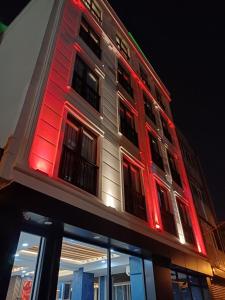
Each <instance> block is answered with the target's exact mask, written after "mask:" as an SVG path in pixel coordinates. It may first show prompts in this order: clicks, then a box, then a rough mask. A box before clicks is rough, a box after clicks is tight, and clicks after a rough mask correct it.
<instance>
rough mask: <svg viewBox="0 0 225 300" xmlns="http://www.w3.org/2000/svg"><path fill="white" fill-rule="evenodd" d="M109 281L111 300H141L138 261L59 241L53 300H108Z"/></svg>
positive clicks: (141, 275) (141, 271)
mask: <svg viewBox="0 0 225 300" xmlns="http://www.w3.org/2000/svg"><path fill="white" fill-rule="evenodd" d="M109 255H110V257H109ZM109 269H110V272H109ZM109 274H111V276H110V279H109V277H108V276H109ZM109 280H111V291H112V299H113V300H131V299H132V300H145V284H144V269H143V261H142V259H141V258H139V257H136V256H131V255H127V254H124V253H121V252H118V251H115V250H112V249H111V250H110V252H109V251H108V250H107V249H105V248H101V247H98V246H93V245H91V244H87V243H83V242H80V241H76V240H73V239H68V238H64V239H63V244H62V250H61V257H60V269H59V274H58V285H57V295H56V300H69V299H71V300H82V299H85V300H105V299H108V295H109V289H108V287H109Z"/></svg>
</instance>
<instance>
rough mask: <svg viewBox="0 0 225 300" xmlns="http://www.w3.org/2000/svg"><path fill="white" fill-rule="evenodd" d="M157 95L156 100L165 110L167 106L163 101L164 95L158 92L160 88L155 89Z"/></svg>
mask: <svg viewBox="0 0 225 300" xmlns="http://www.w3.org/2000/svg"><path fill="white" fill-rule="evenodd" d="M155 93H156V100H157V101H158V103H159V105H160V106H161V107H162V108H163V109H164V110H165V108H166V107H165V105H164V103H163V99H162V94H161V92H160V91H159V90H158V88H157V87H156V88H155Z"/></svg>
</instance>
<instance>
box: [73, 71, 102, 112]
mask: <svg viewBox="0 0 225 300" xmlns="http://www.w3.org/2000/svg"><path fill="white" fill-rule="evenodd" d="M72 88H73V89H74V90H75V91H76V92H77V93H78V94H80V95H81V96H82V97H83V98H84V99H85V100H86V101H87V102H88V103H89V104H90V105H91V106H92V107H94V108H95V109H96V110H97V111H99V103H100V96H99V94H98V93H97V92H96V91H95V90H94V89H93V88H91V87H90V86H89V85H87V84H86V82H84V81H83V80H82V78H80V77H79V76H78V75H77V74H75V76H74V77H73V82H72Z"/></svg>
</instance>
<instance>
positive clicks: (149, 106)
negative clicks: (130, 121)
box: [143, 93, 157, 125]
mask: <svg viewBox="0 0 225 300" xmlns="http://www.w3.org/2000/svg"><path fill="white" fill-rule="evenodd" d="M143 100H144V108H145V115H146V116H147V117H148V118H149V119H150V121H151V122H152V123H153V124H154V125H157V121H156V115H155V111H154V104H153V103H152V101H151V100H150V99H149V97H148V96H147V95H146V94H145V93H143Z"/></svg>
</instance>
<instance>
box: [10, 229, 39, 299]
mask: <svg viewBox="0 0 225 300" xmlns="http://www.w3.org/2000/svg"><path fill="white" fill-rule="evenodd" d="M40 243H41V237H39V236H37V235H34V234H29V233H25V232H22V233H21V235H20V239H19V243H18V247H17V250H16V253H15V259H14V264H13V269H12V274H11V280H10V283H9V288H8V294H7V297H6V300H15V299H21V300H30V299H31V295H32V292H33V291H32V290H33V289H34V288H33V286H34V284H33V283H34V278H35V273H36V271H35V270H36V266H37V262H38V253H39V251H40Z"/></svg>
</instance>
